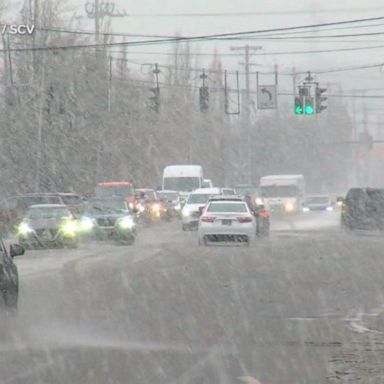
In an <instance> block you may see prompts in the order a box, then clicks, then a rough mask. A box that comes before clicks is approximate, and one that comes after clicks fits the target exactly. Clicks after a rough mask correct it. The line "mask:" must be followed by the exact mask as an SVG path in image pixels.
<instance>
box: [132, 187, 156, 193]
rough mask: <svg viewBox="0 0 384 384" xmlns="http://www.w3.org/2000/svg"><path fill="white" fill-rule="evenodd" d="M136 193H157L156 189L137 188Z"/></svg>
mask: <svg viewBox="0 0 384 384" xmlns="http://www.w3.org/2000/svg"><path fill="white" fill-rule="evenodd" d="M136 191H139V192H156V191H155V190H154V189H151V188H136Z"/></svg>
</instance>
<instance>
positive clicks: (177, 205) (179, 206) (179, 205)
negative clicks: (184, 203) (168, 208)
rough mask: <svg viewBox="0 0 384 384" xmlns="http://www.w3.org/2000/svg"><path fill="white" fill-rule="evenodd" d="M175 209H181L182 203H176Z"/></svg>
mask: <svg viewBox="0 0 384 384" xmlns="http://www.w3.org/2000/svg"><path fill="white" fill-rule="evenodd" d="M175 210H176V211H180V210H181V204H180V203H178V204H176V205H175Z"/></svg>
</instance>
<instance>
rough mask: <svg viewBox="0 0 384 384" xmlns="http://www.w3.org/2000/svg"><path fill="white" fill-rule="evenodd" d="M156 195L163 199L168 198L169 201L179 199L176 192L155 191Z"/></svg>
mask: <svg viewBox="0 0 384 384" xmlns="http://www.w3.org/2000/svg"><path fill="white" fill-rule="evenodd" d="M157 194H158V196H159V198H160V199H163V200H170V201H175V200H178V199H179V194H178V193H177V192H161V191H158V192H157Z"/></svg>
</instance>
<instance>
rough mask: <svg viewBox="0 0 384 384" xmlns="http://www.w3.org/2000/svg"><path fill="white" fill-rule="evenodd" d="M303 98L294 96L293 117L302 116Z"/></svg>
mask: <svg viewBox="0 0 384 384" xmlns="http://www.w3.org/2000/svg"><path fill="white" fill-rule="evenodd" d="M303 101H304V100H303V97H301V96H295V115H302V114H303V113H304V108H303Z"/></svg>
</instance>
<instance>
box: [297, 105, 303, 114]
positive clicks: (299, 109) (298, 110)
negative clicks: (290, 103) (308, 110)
mask: <svg viewBox="0 0 384 384" xmlns="http://www.w3.org/2000/svg"><path fill="white" fill-rule="evenodd" d="M295 114H296V115H302V114H303V108H302V106H301V105H297V106H296V108H295Z"/></svg>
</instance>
